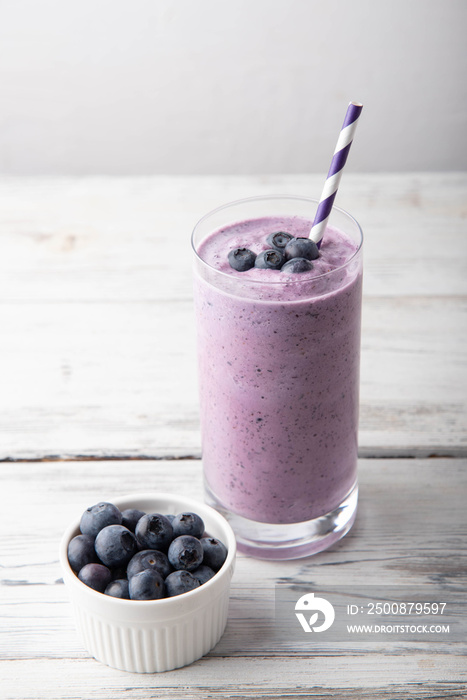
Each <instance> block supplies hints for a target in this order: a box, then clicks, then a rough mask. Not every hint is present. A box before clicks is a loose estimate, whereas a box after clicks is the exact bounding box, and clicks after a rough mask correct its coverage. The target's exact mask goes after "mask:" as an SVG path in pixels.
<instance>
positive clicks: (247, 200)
mask: <svg viewBox="0 0 467 700" xmlns="http://www.w3.org/2000/svg"><path fill="white" fill-rule="evenodd" d="M268 199H276V200H279V199H283V200H291V201H293V200H297V201H301V202H309V203H311V204H314V205H316V207H317V206H318V204H319V200H318V199H315V198H314V197H302V196H300V195H291V194H266V195H256V196H253V197H243V198H241V199H234V200H232V201H231V202H227V203H226V204H221V205H220V206H218V207H216V208H215V209H211V210H210V211H209V212H207V214H204V216H202V217H201V219H199V220H198V221H197V223H196V224H195V226H194V228H193V231H192V234H191V247H192V248H193V252H194V254H195V256H196V258H197V260H199V262H200V263H202V265H203V266H204V267H206V268H208V269H209V270H212V271H213V272H215V273H216V275H221V277H226V278H228V279H229V280H230V281H232V279H233V278H234V279H238V280H241V279H242V278H241V277H237V276H236V275H235V276H233V275H231V274H230V273H228V272H223V271H222V270H219V269H218V268H216V267H213V266H212V265H210V264H209V263H208V262H206V260H204V259H203V258H202V257H201V255H200V254H199V253H198V251H197V250H196V246H195V240H194V239H195V234H196V231H197V230H198V228H199V227H200V225H201V224H202V223H203V222H205V221H206V220H207V219H209V218H210V217H211V216H213V215H214V214H217V213H218V212H221V211H222V210H223V209H229V208H230V207H235V206H238V205H241V204H249V203H253V202H258V201H261V200H268ZM334 211H338V212H339V213H340V214H343V215H344V216H346V217H347V218H348V219H350V221H351V222H353V223H354V224H355V226H356V227H357V230H358V232H359V235H360V241H359V243H358V246H357V248H356V250H355V251H354V253H353V254H352V255H351V256H350V258H349V259H348V260H346V261H345V263H344V264H343V265H339V267H335V268H334V269H333V270H329V271H328V272H323V273H322V274H321V275H316V276H315V277H309V276H308V275H306V276H304V278H302V279H297V280H296V281H295V280H294V283H295V282H298V283H306V282H311V281H315V280H320V279H323V278H325V277H329V276H331V275H334V274H335V273H336V272H339V271H340V270H343V269H344V268H346V267H347V266H348V265H349V264H350V263H351V262H352V260H354V259H355V258H356V257H357V255H358V254H359V253H360V251H361V249H362V246H363V231H362V227H361V226H360V224H359V223H358V221H357V219H356V218H355V217H354V216H352V214H349V212H348V211H346V210H345V209H342V208H341V207H336V206H333V207H332V210H331V216H332V213H333V212H334ZM243 282H244V283H246V284H251V285H253V286H254V285H257V284H261V285H265V284H266V285H276V284H277V285H280V284H286V283H288V284H290V279H289V278H288V279H287V280H285V279H282V280H281V279H278V280H267V281H265V280H253V279H251V278H248V279H243Z"/></svg>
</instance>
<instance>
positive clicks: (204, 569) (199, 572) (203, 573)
mask: <svg viewBox="0 0 467 700" xmlns="http://www.w3.org/2000/svg"><path fill="white" fill-rule="evenodd" d="M215 575H216V572H215V571H213V570H212V569H211V568H210V567H209V566H206V565H205V564H201V566H198V568H197V569H195V570H194V571H193V576H194V577H195V578H197V579H198V581H199V582H200V583H206V581H209V579H210V578H212V577H213V576H215Z"/></svg>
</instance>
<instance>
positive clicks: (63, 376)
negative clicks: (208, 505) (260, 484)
mask: <svg viewBox="0 0 467 700" xmlns="http://www.w3.org/2000/svg"><path fill="white" fill-rule="evenodd" d="M321 184H322V180H321V178H320V177H318V176H287V177H262V178H259V177H154V178H127V179H125V178H118V179H117V178H60V179H25V178H6V179H5V178H4V179H0V227H1V228H0V329H1V336H0V353H1V362H0V426H1V432H0V459H1V460H2V461H1V462H0V484H1V494H2V507H1V509H0V525H1V526H0V573H1V579H2V581H1V583H2V586H1V588H0V594H1V598H0V606H1V607H0V611H1V612H0V615H1V630H0V633H1V636H0V698H1V700H13V699H14V700H19V699H21V700H26V699H28V700H30V699H39V698H57V699H62V698H67V699H69V700H71V699H73V700H74V699H76V698H80V699H83V700H84V699H87V698H92V699H94V698H96V699H103V698H108V699H109V700H110V699H118V698H126V699H129V700H133V699H136V698H148V697H154V698H235V699H240V698H275V697H283V698H297V697H302V698H324V697H336V698H341V697H342V698H344V697H346V698H388V699H389V698H450V699H452V698H465V697H467V689H466V688H467V686H466V675H467V674H466V671H467V668H466V660H465V651H466V648H465V645H464V644H462V643H454V642H442V643H441V642H439V643H438V642H433V641H431V642H429V643H428V642H390V643H385V644H383V645H376V646H375V645H366V646H365V645H364V644H360V645H357V644H353V645H349V644H347V645H345V644H340V645H339V644H336V645H333V646H331V647H329V646H328V647H326V646H325V645H322V644H321V645H320V644H319V641H318V642H317V641H316V640H315V639H316V638H315V639H314V640H313V642H310V644H309V648H305V649H304V648H303V646H301V647H300V648H299V649H298V648H294V646H293V644H288V645H287V644H281V643H280V640H279V641H277V640H276V641H274V639H273V638H272V637H271V635H270V634H269V632H270V630H271V624H272V617H273V614H274V610H273V601H274V587H275V584H276V583H277V582H278V581H283V580H293V581H297V582H300V583H306V584H310V586H312V587H313V589H314V590H319V589H320V587H321V588H323V587H325V586H332V585H337V584H338V583H345V584H349V585H351V584H352V585H359V584H362V585H363V584H365V585H368V584H373V585H382V584H384V585H392V586H417V587H419V588H423V590H424V591H425V592H426V593H427V596H429V597H430V598H432V599H433V600H440V599H441V598H442V596H443V593H445V592H446V591H451V592H452V591H457V592H458V594H459V598H460V600H462V601H464V602H465V600H466V587H465V583H466V574H467V558H466V521H467V517H466V507H465V502H466V499H467V474H466V466H467V431H466V425H467V420H466V418H467V410H466V404H467V361H466V352H465V345H466V340H467V333H466V330H467V175H465V174H461V173H457V174H431V175H430V174H411V175H407V174H405V175H398V174H393V175H368V176H363V175H360V176H354V175H352V174H351V173H349V174H346V175H345V176H344V179H343V182H342V186H341V188H340V189H341V191H340V192H339V196H338V199H339V201H338V205H339V206H342V207H343V208H345V209H348V210H350V211H351V212H352V213H353V214H354V215H355V216H356V218H357V219H358V220H359V221H360V223H361V224H362V227H363V229H364V233H365V236H366V240H365V288H364V315H363V334H362V386H361V430H360V455H361V459H360V485H361V499H360V508H359V515H358V518H357V522H356V524H355V526H354V528H353V530H352V531H351V533H350V534H349V535H348V536H347V537H346V538H345V539H344V540H343V541H342V542H340V543H338V544H337V545H336V546H334V547H333V548H331V549H330V550H328V551H327V552H324V553H322V554H319V555H316V556H315V557H312V558H309V559H304V560H299V561H296V562H285V563H281V564H277V563H272V562H264V561H255V560H253V559H250V558H247V557H243V556H239V557H238V564H237V570H236V573H235V576H234V580H233V586H232V602H231V610H230V617H229V623H228V626H227V630H226V633H225V635H224V637H223V639H222V640H221V642H220V643H219V644H218V645H217V647H216V648H215V649H214V650H213V651H212V652H211V653H210V654H209V655H208V656H206V657H204V658H203V659H201V660H200V661H198V662H197V663H195V664H193V665H192V666H190V667H187V668H184V669H180V670H177V671H173V672H169V673H164V674H160V675H138V674H126V673H121V672H118V671H114V670H112V669H110V668H107V667H106V666H103V665H101V664H99V663H98V662H96V661H94V660H93V659H91V658H89V657H88V655H87V654H86V652H85V651H83V649H82V648H81V646H80V643H79V640H78V638H77V636H76V633H75V630H74V627H73V623H72V620H71V616H70V607H69V603H68V599H67V596H66V592H65V590H64V586H63V584H62V581H61V573H60V569H59V565H58V557H57V547H58V542H59V539H60V536H61V533H62V531H63V529H64V528H65V527H66V526H67V524H68V522H69V520H70V519H71V518H72V517H74V516H75V515H76V514H78V513H80V512H81V511H82V510H83V509H84V508H85V507H87V506H88V505H90V504H92V503H94V502H96V501H97V500H101V499H102V498H107V499H109V500H111V499H112V497H113V496H117V495H121V494H124V493H127V492H131V491H136V490H138V491H140V490H144V489H149V490H158V489H163V490H173V489H177V490H178V491H182V492H184V493H187V494H188V493H190V494H194V495H198V496H200V497H201V495H202V491H201V463H200V441H199V426H198V409H197V387H196V360H195V338H194V322H193V315H192V295H191V265H190V262H191V261H190V245H189V238H190V232H191V229H192V227H193V225H194V223H195V222H196V221H197V220H198V218H200V217H201V216H202V215H203V214H204V213H205V212H207V211H208V210H210V209H212V208H214V207H215V206H218V205H220V204H222V203H224V202H226V201H229V200H231V199H236V198H240V197H243V196H251V195H259V194H264V193H290V194H302V195H310V196H316V195H318V194H319V192H320V189H321Z"/></svg>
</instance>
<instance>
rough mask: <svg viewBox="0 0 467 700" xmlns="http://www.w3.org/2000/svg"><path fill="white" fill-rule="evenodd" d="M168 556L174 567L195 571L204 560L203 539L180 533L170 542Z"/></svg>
mask: <svg viewBox="0 0 467 700" xmlns="http://www.w3.org/2000/svg"><path fill="white" fill-rule="evenodd" d="M167 556H168V557H169V562H170V563H171V564H172V566H173V567H174V569H185V571H194V570H195V569H197V568H198V566H200V564H201V562H202V561H203V548H202V546H201V540H199V539H198V538H197V537H192V536H191V535H180V537H176V538H175V539H174V540H173V542H172V543H171V544H170V547H169V551H168V553H167Z"/></svg>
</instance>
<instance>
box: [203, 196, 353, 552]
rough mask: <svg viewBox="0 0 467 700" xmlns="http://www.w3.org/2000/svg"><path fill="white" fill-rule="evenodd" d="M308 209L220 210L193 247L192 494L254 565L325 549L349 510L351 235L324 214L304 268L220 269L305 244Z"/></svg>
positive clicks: (235, 205) (344, 220)
mask: <svg viewBox="0 0 467 700" xmlns="http://www.w3.org/2000/svg"><path fill="white" fill-rule="evenodd" d="M317 204H318V203H317V201H316V200H313V199H307V198H303V197H290V196H269V197H255V198H250V199H245V200H241V201H237V202H232V203H230V204H227V205H225V206H222V207H220V208H218V209H216V210H214V211H212V212H210V213H209V214H207V215H206V216H205V217H204V218H203V219H201V221H199V223H198V224H197V225H196V227H195V229H194V232H193V236H192V244H193V249H194V299H195V311H196V322H197V336H198V357H199V390H200V417H201V438H202V461H203V472H204V481H205V496H206V500H207V502H208V503H209V504H210V505H212V506H214V507H215V508H217V509H218V510H219V511H220V512H221V513H223V515H225V516H226V517H227V519H228V520H229V521H230V523H231V525H232V527H233V529H234V531H235V533H236V537H237V541H238V547H239V549H240V550H241V551H243V552H246V553H248V554H251V555H253V556H257V557H261V558H268V559H292V558H298V557H304V556H307V555H309V554H313V553H315V552H318V551H321V550H323V549H326V548H327V547H329V546H330V545H331V544H333V543H334V542H336V541H337V540H338V539H340V538H341V537H342V536H343V535H345V533H346V532H347V531H348V530H349V529H350V527H351V526H352V523H353V521H354V519H355V514H356V508H357V432H358V404H359V364H360V320H361V288H362V231H361V229H360V226H359V225H358V223H357V221H356V220H355V219H354V218H353V217H352V216H350V215H349V214H348V213H346V212H345V211H343V210H340V209H338V208H334V209H333V213H332V225H331V226H329V227H328V228H327V230H326V233H325V235H324V238H323V241H322V245H321V248H320V254H319V257H318V258H317V259H315V260H313V261H312V268H313V269H311V270H309V271H305V272H297V273H288V272H286V268H283V269H282V270H271V269H261V268H258V267H253V268H252V269H250V270H247V271H242V272H240V271H236V270H234V269H233V268H232V267H231V265H230V264H229V261H228V253H229V251H230V250H231V249H233V248H239V247H240V248H242V247H245V248H248V249H250V250H252V251H253V253H254V254H258V253H259V252H261V251H263V250H265V249H268V248H271V247H272V244H271V242H270V241H271V238H270V236H271V235H272V234H274V233H277V232H282V233H283V232H285V233H288V234H289V235H292V236H294V237H307V236H308V233H309V230H310V228H311V224H312V220H313V216H314V213H315V211H316V207H317ZM268 237H269V238H268ZM274 240H275V241H277V240H278V239H277V238H276V239H274ZM279 240H280V239H279ZM282 242H283V241H282ZM282 252H283V251H282ZM306 267H310V265H309V264H308V265H307V266H306Z"/></svg>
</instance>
